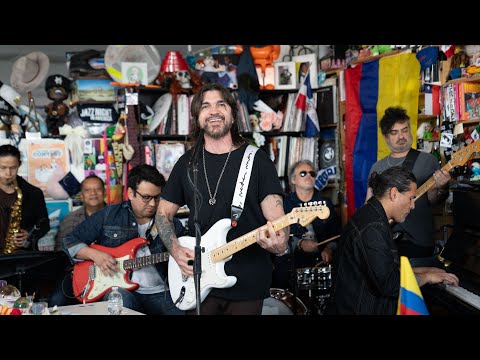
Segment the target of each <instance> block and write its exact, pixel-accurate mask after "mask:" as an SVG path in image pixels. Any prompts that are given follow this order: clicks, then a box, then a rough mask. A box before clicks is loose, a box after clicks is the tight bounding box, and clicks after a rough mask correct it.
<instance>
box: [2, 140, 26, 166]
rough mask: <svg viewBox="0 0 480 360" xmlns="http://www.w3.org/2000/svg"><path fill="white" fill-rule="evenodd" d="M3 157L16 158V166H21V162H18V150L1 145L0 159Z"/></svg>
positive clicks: (10, 146) (11, 146)
mask: <svg viewBox="0 0 480 360" xmlns="http://www.w3.org/2000/svg"><path fill="white" fill-rule="evenodd" d="M5 156H13V157H16V158H17V160H18V165H21V164H22V160H20V150H18V148H17V147H15V146H13V145H8V144H7V145H2V146H0V157H5Z"/></svg>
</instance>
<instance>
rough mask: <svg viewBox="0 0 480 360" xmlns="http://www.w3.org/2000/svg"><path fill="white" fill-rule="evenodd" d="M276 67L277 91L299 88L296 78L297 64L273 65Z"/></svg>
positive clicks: (279, 63) (292, 62)
mask: <svg viewBox="0 0 480 360" xmlns="http://www.w3.org/2000/svg"><path fill="white" fill-rule="evenodd" d="M273 65H274V66H275V89H276V90H288V89H296V88H297V77H296V76H295V62H294V61H282V62H277V63H274V64H273Z"/></svg>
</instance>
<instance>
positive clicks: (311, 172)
mask: <svg viewBox="0 0 480 360" xmlns="http://www.w3.org/2000/svg"><path fill="white" fill-rule="evenodd" d="M307 174H310V176H311V177H312V178H314V177H315V176H316V175H317V174H316V173H315V171H313V170H310V171H305V170H303V171H300V172H299V173H298V175H300V176H301V177H305V176H307Z"/></svg>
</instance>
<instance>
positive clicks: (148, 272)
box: [63, 164, 184, 315]
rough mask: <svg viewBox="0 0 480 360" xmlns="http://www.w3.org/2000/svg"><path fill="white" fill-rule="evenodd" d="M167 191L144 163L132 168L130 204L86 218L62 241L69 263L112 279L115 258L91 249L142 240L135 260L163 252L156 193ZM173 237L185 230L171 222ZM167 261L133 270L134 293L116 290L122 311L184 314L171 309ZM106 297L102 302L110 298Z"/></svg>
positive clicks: (157, 176) (150, 167) (114, 269)
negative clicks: (91, 266)
mask: <svg viewBox="0 0 480 360" xmlns="http://www.w3.org/2000/svg"><path fill="white" fill-rule="evenodd" d="M164 186H165V178H164V177H163V175H162V174H160V173H159V172H158V170H157V169H156V168H155V167H153V166H151V165H146V164H142V165H139V166H136V167H134V168H133V169H132V170H131V171H130V172H129V174H128V182H127V187H128V190H127V191H128V201H125V202H123V203H119V204H112V205H108V206H106V207H105V208H103V209H102V210H100V211H98V212H96V213H94V214H92V215H91V216H89V217H88V218H87V219H86V220H85V221H84V222H82V223H81V224H79V225H78V226H77V227H76V228H75V229H74V230H73V231H72V232H71V233H70V234H69V235H67V236H66V237H65V238H64V239H63V244H64V248H65V252H66V253H67V255H68V256H69V257H70V259H71V261H72V263H76V262H78V261H82V260H91V261H93V262H94V263H95V264H96V265H97V267H99V268H100V270H101V271H102V272H103V274H104V275H105V276H112V275H113V274H114V272H116V271H118V269H117V268H118V264H117V263H116V260H115V258H114V257H113V256H112V255H111V254H109V253H107V252H103V251H100V250H97V249H94V248H92V247H89V245H90V244H92V243H93V242H95V243H96V244H97V245H102V246H106V247H112V248H113V247H118V246H120V245H122V244H124V243H126V242H127V241H129V240H131V239H134V238H138V237H142V238H146V239H147V240H148V241H149V244H148V246H144V247H141V248H140V249H138V250H137V252H136V257H141V256H148V255H151V254H156V253H161V252H166V251H167V249H166V248H165V246H164V245H163V242H162V240H161V239H160V237H159V236H158V235H157V234H155V235H154V234H153V233H154V232H153V231H152V234H151V230H152V226H153V225H154V223H155V222H154V216H155V213H156V211H157V207H158V204H159V202H160V194H161V192H162V189H163V187H164ZM174 227H175V229H174V230H175V233H176V235H177V236H182V235H183V230H184V229H183V226H182V224H181V223H180V221H179V220H178V219H176V218H174ZM165 265H166V262H161V263H158V264H156V265H148V266H142V267H140V268H137V269H134V270H133V272H132V276H131V279H130V280H131V281H132V282H135V283H137V284H139V285H140V287H139V288H138V289H137V290H135V291H131V292H130V291H127V290H125V289H122V288H119V290H120V292H121V293H122V297H123V305H124V306H125V307H126V308H129V309H132V310H135V311H139V312H142V313H144V314H148V315H182V314H183V311H181V310H179V309H178V308H177V307H175V306H174V305H173V302H172V299H171V296H170V293H169V291H168V288H167V286H166V284H165V281H166V278H167V277H166V275H167V274H166V270H167V267H166V266H165ZM109 293H110V292H107V293H106V294H105V296H104V297H103V300H107V299H108V295H109Z"/></svg>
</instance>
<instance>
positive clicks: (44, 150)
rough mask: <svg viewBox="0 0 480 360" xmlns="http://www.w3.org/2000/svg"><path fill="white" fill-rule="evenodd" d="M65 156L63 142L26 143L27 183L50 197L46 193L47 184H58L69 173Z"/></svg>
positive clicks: (41, 141) (40, 141)
mask: <svg viewBox="0 0 480 360" xmlns="http://www.w3.org/2000/svg"><path fill="white" fill-rule="evenodd" d="M67 156H68V153H67V148H66V146H65V143H64V142H63V141H59V140H51V139H45V140H43V139H42V140H35V141H34V142H30V141H29V142H28V143H27V158H28V181H29V182H30V184H32V185H34V186H36V187H38V188H40V189H41V190H42V191H43V193H44V194H45V197H51V196H50V194H49V193H48V191H47V187H49V183H53V182H58V181H59V180H60V179H62V178H63V177H64V176H65V175H66V174H67V172H68V171H69V168H68V162H67ZM49 188H50V187H49Z"/></svg>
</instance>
